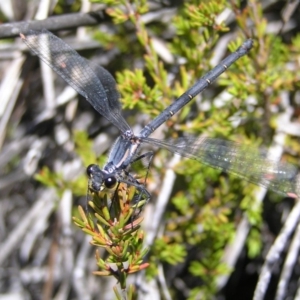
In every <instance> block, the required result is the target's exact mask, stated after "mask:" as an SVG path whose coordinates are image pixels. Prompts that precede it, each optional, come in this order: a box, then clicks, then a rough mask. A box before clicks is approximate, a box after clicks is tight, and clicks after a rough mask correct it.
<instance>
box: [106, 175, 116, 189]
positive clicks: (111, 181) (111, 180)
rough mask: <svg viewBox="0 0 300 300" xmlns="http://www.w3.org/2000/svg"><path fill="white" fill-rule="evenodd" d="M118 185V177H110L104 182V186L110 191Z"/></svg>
mask: <svg viewBox="0 0 300 300" xmlns="http://www.w3.org/2000/svg"><path fill="white" fill-rule="evenodd" d="M116 183H117V179H116V177H108V178H106V179H105V180H104V185H105V187H106V188H108V189H111V188H113V187H115V185H116Z"/></svg>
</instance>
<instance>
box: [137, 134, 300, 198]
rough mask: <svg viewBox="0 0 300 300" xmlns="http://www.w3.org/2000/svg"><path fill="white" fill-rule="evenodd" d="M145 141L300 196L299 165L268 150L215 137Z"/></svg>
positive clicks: (278, 190) (286, 193) (290, 195)
mask: <svg viewBox="0 0 300 300" xmlns="http://www.w3.org/2000/svg"><path fill="white" fill-rule="evenodd" d="M142 141H143V142H146V143H149V144H151V145H155V146H158V147H160V148H164V149H167V150H169V151H171V152H174V153H178V154H180V155H182V156H184V157H188V158H191V159H195V160H197V161H199V162H202V163H204V164H207V165H209V166H211V167H213V168H217V169H221V170H223V171H226V172H229V173H232V174H235V175H238V176H239V177H242V178H244V179H246V180H247V181H250V182H252V183H255V184H257V185H260V186H263V187H266V188H269V189H271V190H273V191H275V192H277V193H279V194H283V195H285V196H289V197H294V198H296V197H297V196H298V195H300V184H299V178H298V171H297V168H296V167H295V166H293V165H291V164H288V163H284V162H277V161H275V160H270V159H267V151H265V150H262V149H257V148H252V147H248V146H243V145H240V144H238V143H234V142H231V141H226V140H221V139H213V138H198V139H197V138H178V139H175V140H166V141H162V140H156V139H151V138H143V139H142Z"/></svg>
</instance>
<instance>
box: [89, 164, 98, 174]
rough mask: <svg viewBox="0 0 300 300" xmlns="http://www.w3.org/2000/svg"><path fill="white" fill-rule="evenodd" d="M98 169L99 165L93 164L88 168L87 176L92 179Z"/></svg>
mask: <svg viewBox="0 0 300 300" xmlns="http://www.w3.org/2000/svg"><path fill="white" fill-rule="evenodd" d="M96 167H97V165H95V164H92V165H89V166H88V167H87V168H86V174H87V176H88V177H91V176H92V175H93V173H95V170H96Z"/></svg>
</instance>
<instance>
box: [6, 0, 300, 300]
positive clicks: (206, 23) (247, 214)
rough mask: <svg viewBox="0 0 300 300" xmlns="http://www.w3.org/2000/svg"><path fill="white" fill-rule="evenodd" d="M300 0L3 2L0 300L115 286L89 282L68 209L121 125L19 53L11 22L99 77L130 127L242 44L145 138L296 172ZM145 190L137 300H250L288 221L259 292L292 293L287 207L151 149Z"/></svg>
mask: <svg viewBox="0 0 300 300" xmlns="http://www.w3.org/2000/svg"><path fill="white" fill-rule="evenodd" d="M298 2H299V1H276V0H273V1H267V0H265V1H256V0H249V1H236V0H232V1H222V0H219V1H167V0H166V1H100V0H99V1H98V0H97V1H96V0H94V1H92V2H89V1H86V0H82V1H80V0H69V1H67V0H65V1H62V0H61V1H48V2H47V1H20V0H10V1H1V2H0V9H1V16H0V19H1V21H2V24H1V25H0V37H1V38H2V40H1V47H0V51H1V52H0V53H1V54H0V58H1V60H0V63H1V64H0V68H1V74H0V78H1V86H0V90H1V93H0V94H1V105H0V106H1V108H0V110H1V121H0V122H1V123H0V129H1V132H0V133H1V138H0V143H1V148H2V149H1V153H0V165H1V169H0V170H1V171H0V188H1V196H0V197H1V213H0V242H1V244H0V249H2V250H1V251H0V264H1V272H0V299H1V298H2V297H5V296H7V297H8V296H10V297H12V298H11V299H114V293H113V289H112V286H114V285H115V284H116V280H115V278H113V277H112V278H110V277H108V278H106V277H105V278H102V277H98V276H97V277H96V276H95V275H93V274H92V271H96V270H98V269H97V265H96V261H95V257H94V252H95V247H93V246H91V245H90V244H89V240H90V238H89V237H86V236H85V235H84V234H83V232H81V231H80V230H79V229H78V228H77V227H76V226H74V225H73V223H72V216H77V215H78V212H77V206H78V205H82V206H83V207H85V206H86V195H87V178H86V175H85V168H86V167H87V166H88V165H89V164H91V163H98V164H99V165H100V166H101V165H103V164H104V162H105V160H106V157H107V154H108V151H109V148H110V147H111V146H112V144H113V141H114V140H115V138H116V137H117V136H118V135H119V132H118V130H117V129H116V128H114V127H113V126H112V125H111V124H109V123H108V122H107V121H106V120H105V119H104V118H103V117H101V116H100V115H99V114H98V113H97V112H95V111H94V110H93V109H92V108H91V107H90V105H89V104H88V103H87V102H86V101H85V100H84V99H83V98H82V97H80V96H78V95H77V94H76V93H75V92H74V91H73V90H72V89H71V88H69V87H67V86H66V84H65V83H64V81H63V80H62V79H61V78H58V77H57V76H56V74H53V73H51V72H49V71H48V69H45V68H44V67H43V65H42V64H40V63H39V60H38V59H37V58H36V57H34V56H32V55H31V54H30V53H29V51H28V49H26V47H25V45H23V44H22V42H21V41H20V38H19V37H17V35H18V33H19V32H20V29H22V28H24V26H26V24H27V25H28V24H29V25H30V26H33V27H34V28H36V29H38V28H39V29H42V28H47V29H49V30H51V31H53V32H54V33H55V34H57V35H58V36H59V37H60V38H62V39H63V40H65V41H66V42H67V43H68V44H69V45H71V46H72V47H73V48H74V49H76V50H77V51H78V52H79V53H80V54H81V55H82V56H84V57H86V58H89V59H90V60H91V61H92V63H94V64H101V65H102V66H103V67H105V68H106V69H107V70H109V72H111V74H113V76H114V77H115V78H116V81H117V84H118V88H119V91H120V93H121V101H122V105H123V108H124V114H123V115H124V117H125V118H126V120H127V121H128V122H129V124H130V125H131V126H132V128H133V130H134V132H135V133H139V131H140V130H141V129H142V128H143V126H145V125H146V124H147V123H148V122H149V121H150V120H151V119H153V118H154V117H155V116H157V115H158V114H159V113H160V112H161V111H162V110H163V109H164V108H166V107H167V106H168V105H170V104H171V103H172V102H173V101H175V100H176V98H177V97H179V96H180V95H181V94H182V93H183V92H184V91H186V90H187V89H188V88H189V87H191V86H192V85H193V84H194V83H195V82H196V80H197V79H199V78H200V77H201V76H203V75H204V74H205V73H207V72H208V71H209V70H210V69H211V68H212V67H214V66H215V65H216V64H218V63H219V62H220V61H221V60H222V59H223V58H224V57H225V56H226V55H228V54H229V53H230V52H233V51H235V50H236V48H237V47H238V46H240V45H241V44H242V43H243V41H245V40H246V39H248V38H252V39H253V40H254V47H253V49H252V50H251V51H250V53H249V55H247V56H245V57H243V58H241V59H240V60H239V61H238V62H236V63H235V64H234V65H233V66H232V67H230V69H229V70H228V71H226V72H225V73H224V74H223V75H222V76H221V77H220V78H219V79H217V81H216V82H215V83H214V84H212V85H211V86H210V87H209V88H207V89H206V90H205V91H204V92H203V93H201V95H199V96H197V97H196V98H195V99H194V100H193V101H192V102H191V103H190V104H189V105H187V106H186V107H184V108H183V109H182V110H181V111H180V112H179V113H178V114H176V115H175V116H174V117H173V118H172V119H171V120H169V121H168V122H167V123H166V124H164V125H163V126H161V128H159V130H157V132H155V133H154V134H153V135H152V137H154V138H161V139H165V138H169V137H171V138H176V137H180V136H183V135H187V134H188V135H192V136H209V137H218V138H223V139H229V140H233V141H235V142H238V143H241V144H245V145H249V146H250V145H251V147H256V146H257V147H258V146H259V147H266V148H269V147H272V148H273V149H275V150H274V153H275V154H274V155H276V156H277V158H279V159H280V158H281V159H282V160H283V161H287V162H290V163H293V164H295V165H299V155H300V144H299V136H300V127H299V112H300V109H299V108H300V94H299V77H300V68H299V64H300V35H299V28H300V24H299V23H300V19H299V13H300V11H299V6H298ZM89 13H90V14H89ZM71 14H73V15H71ZM70 16H71V18H70V19H69V18H68V17H70ZM48 17H54V19H48V21H47V18H48ZM32 20H37V21H36V22H34V23H30V22H31V21H32ZM18 22H29V23H18ZM8 29H9V31H8V32H7V30H8ZM251 147H250V150H251ZM272 153H273V152H272ZM272 155H273V154H272ZM136 172H137V173H138V174H143V173H144V172H145V167H144V166H138V167H137V169H136ZM147 188H148V190H149V191H150V193H151V195H152V198H151V200H150V201H149V203H148V204H147V205H146V207H145V208H144V210H143V215H144V218H145V219H144V224H143V229H144V231H145V234H146V236H147V235H148V237H150V236H151V237H153V236H155V239H153V238H149V239H148V240H147V238H146V240H147V242H146V245H147V246H148V247H149V250H150V251H149V255H148V256H147V258H146V261H147V262H149V263H150V266H149V268H147V269H146V271H145V272H141V274H140V275H139V276H138V277H136V276H134V275H132V276H131V277H129V278H128V281H129V283H132V284H134V285H135V286H136V287H137V294H138V297H139V299H148V298H149V299H252V298H253V295H254V291H255V288H256V286H257V283H258V282H259V275H260V274H261V268H262V266H263V264H264V262H265V261H266V255H267V253H268V251H269V249H270V248H271V247H272V245H274V241H275V239H276V237H277V236H278V235H279V234H280V232H281V229H282V227H283V226H284V225H285V224H286V225H285V226H286V227H288V228H289V230H290V231H289V233H290V235H286V236H285V237H286V239H285V240H284V241H285V242H284V243H283V245H282V249H281V251H280V252H278V255H277V259H276V260H275V262H274V261H272V263H273V264H272V277H271V281H270V282H268V283H267V284H266V294H265V295H263V296H262V297H261V298H259V297H258V298H256V299H275V295H277V298H276V299H293V298H295V297H296V295H298V293H299V292H298V291H297V290H298V285H299V283H298V277H299V262H298V259H297V257H298V250H297V248H292V249H293V250H291V245H293V239H292V238H293V236H294V237H297V235H296V233H297V231H296V228H295V227H296V225H297V221H298V219H297V218H296V220H295V221H294V223H293V225H291V224H290V223H287V221H288V220H289V216H290V212H291V211H292V209H293V208H294V207H295V203H297V202H296V200H293V199H290V198H287V197H283V196H280V195H276V194H275V193H273V192H267V191H265V190H263V189H260V188H259V187H256V186H254V185H252V184H250V183H248V182H245V181H244V180H242V179H239V178H237V177H235V176H232V175H230V174H225V173H223V172H220V171H218V170H215V169H212V168H210V167H208V166H205V165H202V164H200V163H197V162H195V161H192V160H187V159H181V160H179V159H177V158H176V157H174V156H173V155H172V154H170V153H167V152H166V151H162V150H161V151H155V156H154V159H153V162H152V164H151V167H150V174H149V178H148V182H147ZM166 190H167V192H166ZM162 203H163V204H162ZM157 216H159V217H158V227H157V228H155V229H153V228H152V227H153V226H152V225H153V223H154V219H155V218H156V217H157ZM287 224H288V225H287ZM294 231H295V233H294ZM295 249H296V250H295ZM291 252H292V253H294V254H295V258H294V261H293V262H294V263H293V264H294V265H293V268H290V273H289V275H286V273H284V272H283V270H285V264H284V262H285V260H286V259H287V258H288V257H289V256H288V255H289V253H291ZM100 256H101V257H103V258H105V256H106V254H105V253H104V252H102V251H100ZM283 273H284V274H285V275H282V274H283ZM282 282H284V283H285V284H286V285H285V286H284V287H285V288H284V295H283V296H282V294H280V293H282V288H281V289H280V284H279V283H282ZM278 295H279V296H278ZM280 295H281V298H280ZM3 299H4V298H3Z"/></svg>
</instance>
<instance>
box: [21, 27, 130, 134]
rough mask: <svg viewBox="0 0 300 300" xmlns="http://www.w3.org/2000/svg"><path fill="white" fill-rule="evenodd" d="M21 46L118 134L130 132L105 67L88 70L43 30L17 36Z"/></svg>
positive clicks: (76, 55)
mask: <svg viewBox="0 0 300 300" xmlns="http://www.w3.org/2000/svg"><path fill="white" fill-rule="evenodd" d="M20 36H21V38H22V40H23V41H24V43H25V44H26V45H27V46H28V47H29V48H30V49H31V50H32V51H33V52H34V53H35V54H36V55H37V56H38V57H40V58H41V59H42V60H43V61H44V62H45V63H46V64H47V65H49V66H50V67H51V68H52V69H53V70H54V71H55V72H56V73H57V74H59V75H60V76H61V77H62V78H63V79H64V80H65V81H66V82H67V83H68V84H69V85H70V86H71V87H73V88H74V89H75V90H76V91H77V92H78V93H79V94H81V95H82V96H83V97H85V98H86V100H87V101H88V102H89V103H90V104H91V105H92V106H93V107H94V109H95V110H96V111H98V112H99V113H100V114H101V115H102V116H104V117H105V118H106V119H107V120H108V121H109V122H111V123H112V124H114V125H115V126H116V127H117V128H119V129H120V130H121V132H123V133H124V132H126V131H131V129H130V127H129V125H128V124H127V122H126V121H125V119H124V118H123V117H122V115H121V104H120V102H119V93H118V91H117V89H116V82H115V80H114V78H113V77H112V76H111V74H110V73H109V72H108V71H106V70H105V69H104V68H102V67H100V66H98V67H93V68H92V67H91V66H90V64H89V62H88V61H87V60H86V59H84V58H83V57H81V56H80V55H79V54H78V53H77V52H76V51H75V50H74V49H72V48H71V47H70V46H69V45H67V44H66V43H65V42H64V41H62V40H61V39H60V38H58V37H57V36H55V35H53V34H52V33H51V32H49V31H48V30H46V29H43V30H41V31H33V30H29V31H28V32H26V33H22V34H20Z"/></svg>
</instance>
